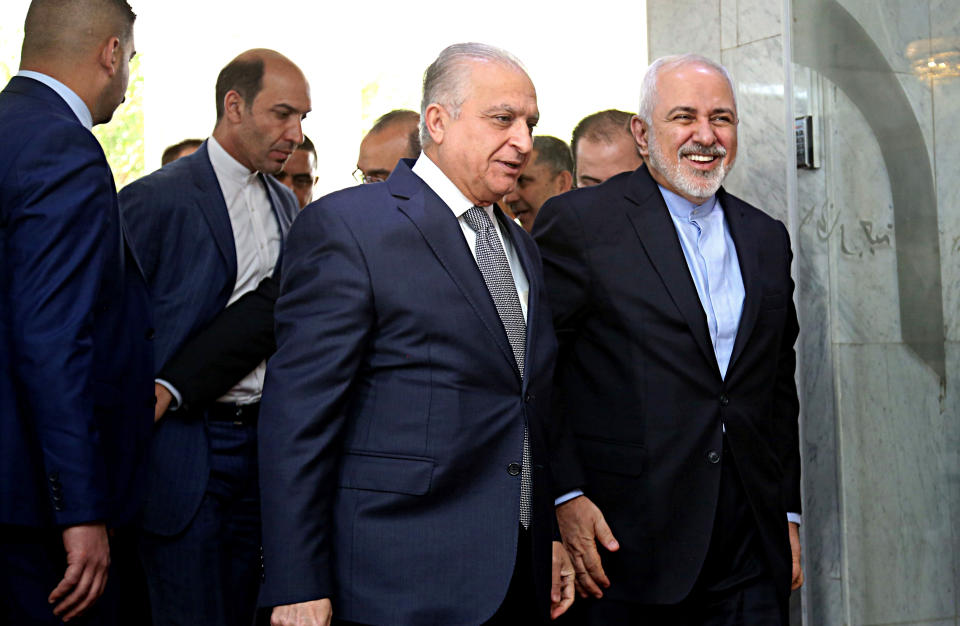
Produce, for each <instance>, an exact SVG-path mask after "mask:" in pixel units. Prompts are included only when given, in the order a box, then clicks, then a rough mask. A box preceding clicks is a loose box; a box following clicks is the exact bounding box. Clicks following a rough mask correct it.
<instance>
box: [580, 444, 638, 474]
mask: <svg viewBox="0 0 960 626" xmlns="http://www.w3.org/2000/svg"><path fill="white" fill-rule="evenodd" d="M577 445H578V447H579V449H580V462H581V463H583V464H584V465H585V466H586V467H589V468H591V469H594V470H599V471H601V472H609V473H611V474H621V475H623V476H631V477H636V476H639V475H640V474H642V473H643V457H644V453H643V452H644V450H643V446H642V445H640V444H637V443H629V442H624V441H617V440H613V439H600V438H596V437H585V436H583V435H578V436H577Z"/></svg>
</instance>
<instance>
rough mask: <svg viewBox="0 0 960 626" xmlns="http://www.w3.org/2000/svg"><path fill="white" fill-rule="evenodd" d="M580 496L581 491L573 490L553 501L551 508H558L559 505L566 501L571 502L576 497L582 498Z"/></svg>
mask: <svg viewBox="0 0 960 626" xmlns="http://www.w3.org/2000/svg"><path fill="white" fill-rule="evenodd" d="M582 495H583V492H582V491H581V490H579V489H574V490H573V491H568V492H567V493H565V494H563V495H562V496H560V497H559V498H557V499H556V500H554V501H553V506H560V505H561V504H563V503H564V502H567V501H568V500H573V499H574V498H578V497H580V496H582Z"/></svg>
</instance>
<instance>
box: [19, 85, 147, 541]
mask: <svg viewBox="0 0 960 626" xmlns="http://www.w3.org/2000/svg"><path fill="white" fill-rule="evenodd" d="M0 137H2V138H3V139H2V142H3V149H2V150H0V268H2V269H0V524H14V525H23V526H34V527H44V526H64V525H73V524H77V523H80V522H88V521H94V520H99V521H106V522H107V523H109V524H114V525H120V524H124V523H126V522H128V521H129V520H130V519H131V518H132V516H133V515H134V514H135V512H136V510H137V508H138V505H139V503H140V501H141V494H142V485H141V484H140V483H139V482H138V477H139V476H140V474H141V472H140V471H139V469H138V467H139V463H140V461H141V460H142V457H143V452H144V449H145V446H146V442H147V439H148V437H149V434H150V428H151V424H152V422H153V385H152V382H151V377H152V372H151V369H152V363H151V361H152V354H151V349H152V346H151V339H152V330H151V329H150V315H149V308H148V307H149V300H148V297H147V292H146V285H145V284H144V281H143V277H142V275H141V273H140V270H139V268H138V267H137V262H136V259H135V258H134V256H133V255H132V254H131V251H130V249H129V248H128V247H127V246H126V244H125V239H124V233H123V226H122V224H121V221H120V214H119V211H118V209H117V196H116V192H115V189H114V184H113V176H112V174H111V173H110V167H109V166H108V165H107V161H106V159H105V157H104V154H103V150H102V149H101V148H100V144H99V143H98V142H97V140H96V138H95V137H94V136H93V135H92V134H91V133H90V131H88V130H87V129H86V128H84V127H83V126H82V125H81V124H80V122H79V121H78V120H77V118H76V116H75V115H74V113H73V112H72V111H71V109H70V108H69V106H67V104H66V103H65V102H64V101H63V99H62V98H61V97H60V96H59V95H57V93H56V92H54V91H53V90H52V89H50V88H49V87H47V86H46V85H44V84H42V83H40V82H38V81H35V80H33V79H30V78H23V77H15V78H13V79H12V80H11V81H10V83H9V84H8V85H7V87H6V88H5V89H4V90H3V92H2V93H0Z"/></svg>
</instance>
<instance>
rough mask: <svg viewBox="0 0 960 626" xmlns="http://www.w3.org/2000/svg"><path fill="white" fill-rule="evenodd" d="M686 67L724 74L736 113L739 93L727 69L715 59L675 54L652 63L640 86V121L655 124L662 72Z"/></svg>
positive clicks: (696, 55)
mask: <svg viewBox="0 0 960 626" xmlns="http://www.w3.org/2000/svg"><path fill="white" fill-rule="evenodd" d="M684 65H706V66H707V67H709V68H711V69H714V70H716V71H717V72H719V73H720V74H722V75H723V77H724V78H726V79H727V84H728V85H730V93H731V94H733V108H734V110H735V111H736V109H737V91H736V90H735V89H734V88H733V77H732V76H730V72H729V71H728V70H727V68H725V67H724V66H722V65H721V64H719V63H717V62H716V61H714V60H713V59H708V58H707V57H705V56H701V55H699V54H674V55H671V56H665V57H660V58H659V59H657V60H656V61H654V62H653V63H651V64H650V67H648V68H647V72H646V74H644V75H643V82H642V83H641V84H640V109H639V111H638V113H637V115H639V117H640V119H642V120H643V121H644V122H646V123H647V124H652V123H653V107H654V106H655V105H656V103H657V78H658V77H659V76H660V72H662V71H663V70H665V69H673V68H677V67H681V66H684Z"/></svg>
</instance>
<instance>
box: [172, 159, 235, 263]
mask: <svg viewBox="0 0 960 626" xmlns="http://www.w3.org/2000/svg"><path fill="white" fill-rule="evenodd" d="M184 158H187V159H189V158H197V159H199V160H200V161H201V163H200V167H191V168H189V171H190V175H191V176H192V177H193V184H194V185H195V186H196V187H197V188H198V189H199V190H200V192H201V198H202V200H201V201H200V202H199V209H200V212H201V213H203V217H204V218H205V219H206V220H207V224H208V225H209V226H210V231H211V232H212V233H213V240H214V241H215V242H216V244H217V248H218V249H219V250H220V254H221V255H222V256H223V259H224V261H226V263H227V272H228V274H229V275H230V276H231V277H232V278H231V280H232V281H233V282H236V280H237V249H236V246H235V244H234V241H233V227H232V226H231V225H230V213H229V212H228V211H227V203H226V202H225V201H224V199H223V191H221V189H220V183H219V182H217V175H216V174H215V173H214V171H213V165H211V164H210V155H209V154H207V142H204V143H203V145H202V146H200V149H199V150H197V151H196V152H195V153H194V154H192V155H190V156H188V157H184Z"/></svg>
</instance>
